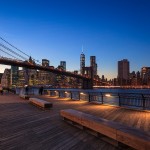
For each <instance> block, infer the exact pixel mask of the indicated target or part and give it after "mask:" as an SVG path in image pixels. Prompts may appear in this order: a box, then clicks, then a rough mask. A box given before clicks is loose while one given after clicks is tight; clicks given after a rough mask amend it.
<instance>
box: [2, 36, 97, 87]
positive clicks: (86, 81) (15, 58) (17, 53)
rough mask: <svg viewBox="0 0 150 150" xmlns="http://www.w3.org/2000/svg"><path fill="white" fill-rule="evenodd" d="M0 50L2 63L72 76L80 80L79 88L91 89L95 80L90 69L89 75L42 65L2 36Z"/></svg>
mask: <svg viewBox="0 0 150 150" xmlns="http://www.w3.org/2000/svg"><path fill="white" fill-rule="evenodd" d="M0 52H1V53H0V64H3V65H11V66H18V67H25V68H28V69H35V70H42V71H47V72H52V73H54V74H57V75H64V76H67V77H73V78H76V79H78V80H80V81H81V83H82V87H81V88H83V89H92V88H93V82H96V80H95V79H94V78H92V69H91V73H90V74H91V76H85V75H81V74H75V73H72V72H70V71H65V70H61V69H56V68H54V67H50V66H42V65H41V64H40V63H39V61H38V60H36V59H34V58H33V57H31V56H29V55H28V54H26V53H25V52H23V51H22V50H20V49H18V48H17V47H16V46H14V45H12V44H11V43H10V42H8V41H6V40H5V39H4V38H2V37H0Z"/></svg>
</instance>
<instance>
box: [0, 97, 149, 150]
mask: <svg viewBox="0 0 150 150" xmlns="http://www.w3.org/2000/svg"><path fill="white" fill-rule="evenodd" d="M31 97H32V96H31ZM39 98H42V99H44V100H47V101H49V102H52V103H53V108H52V109H50V110H46V111H43V110H41V109H39V108H37V107H34V106H32V105H30V104H28V101H26V100H22V99H20V98H19V96H17V95H10V94H9V95H6V94H5V95H0V129H1V130H0V149H1V150H10V149H16V150H17V149H20V150H27V149H28V150H41V149H44V150H49V149H51V150H58V149H59V150H77V149H79V150H86V149H87V150H117V148H115V147H114V146H112V145H110V144H108V143H106V142H104V141H102V140H101V139H99V138H96V137H94V136H93V135H91V134H88V133H87V132H85V131H84V130H80V129H78V128H76V127H74V126H71V125H69V124H67V123H65V122H64V121H63V120H62V119H61V117H60V115H59V112H60V110H62V109H67V108H71V109H76V110H79V111H82V112H85V113H88V114H92V115H95V116H99V117H101V118H105V119H107V120H112V121H115V122H119V123H122V124H124V125H127V126H131V127H134V128H137V129H140V130H142V131H146V132H147V133H149V134H150V114H149V112H142V111H136V110H129V109H124V108H117V107H112V106H104V105H94V104H89V103H88V102H85V101H73V100H68V99H62V98H59V99H58V98H55V97H53V98H52V97H49V96H39ZM128 150H129V149H128Z"/></svg>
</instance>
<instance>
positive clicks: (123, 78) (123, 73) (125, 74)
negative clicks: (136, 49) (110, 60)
mask: <svg viewBox="0 0 150 150" xmlns="http://www.w3.org/2000/svg"><path fill="white" fill-rule="evenodd" d="M129 72H130V66H129V61H128V60H127V59H123V60H121V61H118V83H119V85H128V82H129Z"/></svg>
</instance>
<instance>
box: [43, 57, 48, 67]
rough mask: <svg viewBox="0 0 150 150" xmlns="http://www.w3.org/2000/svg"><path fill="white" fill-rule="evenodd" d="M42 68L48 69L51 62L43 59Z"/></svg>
mask: <svg viewBox="0 0 150 150" xmlns="http://www.w3.org/2000/svg"><path fill="white" fill-rule="evenodd" d="M42 66H45V67H48V66H49V60H47V59H42Z"/></svg>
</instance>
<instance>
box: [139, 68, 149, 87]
mask: <svg viewBox="0 0 150 150" xmlns="http://www.w3.org/2000/svg"><path fill="white" fill-rule="evenodd" d="M141 78H142V84H143V85H150V67H142V69H141Z"/></svg>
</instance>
